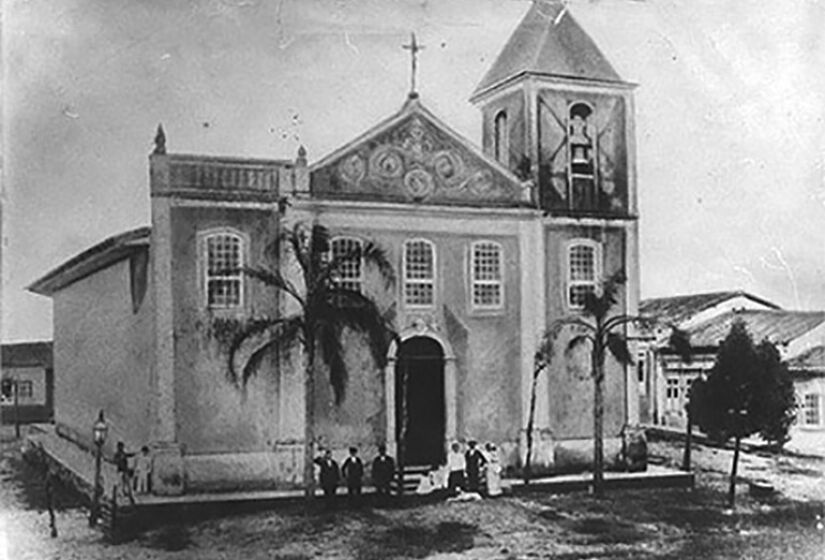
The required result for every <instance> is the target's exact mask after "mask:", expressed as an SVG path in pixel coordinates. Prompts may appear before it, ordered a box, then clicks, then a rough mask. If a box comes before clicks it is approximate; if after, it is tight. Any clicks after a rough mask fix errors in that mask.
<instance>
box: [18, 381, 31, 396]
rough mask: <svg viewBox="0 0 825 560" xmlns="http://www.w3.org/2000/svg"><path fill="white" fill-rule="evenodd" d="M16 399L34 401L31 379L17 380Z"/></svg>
mask: <svg viewBox="0 0 825 560" xmlns="http://www.w3.org/2000/svg"><path fill="white" fill-rule="evenodd" d="M24 387H25V389H24ZM17 397H18V398H19V399H20V400H34V381H32V380H31V379H18V380H17Z"/></svg>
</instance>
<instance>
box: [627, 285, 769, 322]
mask: <svg viewBox="0 0 825 560" xmlns="http://www.w3.org/2000/svg"><path fill="white" fill-rule="evenodd" d="M737 297H746V298H748V299H750V300H753V301H755V302H757V303H761V304H763V305H766V306H768V307H772V308H774V309H779V306H778V305H776V304H774V303H771V302H769V301H767V300H764V299H762V298H759V297H756V296H754V295H751V294H749V293H747V292H743V291H726V292H709V293H705V294H690V295H684V296H673V297H661V298H652V299H645V300H642V301H641V303H640V304H639V313H640V314H641V315H646V316H651V317H657V318H659V319H660V320H661V321H664V322H669V323H675V324H678V323H681V322H682V321H685V320H687V319H689V318H690V317H692V316H693V315H696V314H697V313H700V312H701V311H704V310H705V309H708V308H710V307H713V306H714V305H718V304H720V303H722V302H724V301H727V300H729V299H733V298H737Z"/></svg>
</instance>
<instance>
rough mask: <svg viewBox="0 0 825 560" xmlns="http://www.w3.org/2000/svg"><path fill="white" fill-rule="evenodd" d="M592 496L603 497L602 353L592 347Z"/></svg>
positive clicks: (597, 344) (600, 350) (599, 346)
mask: <svg viewBox="0 0 825 560" xmlns="http://www.w3.org/2000/svg"><path fill="white" fill-rule="evenodd" d="M593 369H594V371H593V389H594V390H593V494H594V495H595V496H597V497H601V496H603V495H604V387H603V381H604V351H603V349H602V348H601V345H600V344H599V343H598V339H597V341H596V342H595V343H594V345H593Z"/></svg>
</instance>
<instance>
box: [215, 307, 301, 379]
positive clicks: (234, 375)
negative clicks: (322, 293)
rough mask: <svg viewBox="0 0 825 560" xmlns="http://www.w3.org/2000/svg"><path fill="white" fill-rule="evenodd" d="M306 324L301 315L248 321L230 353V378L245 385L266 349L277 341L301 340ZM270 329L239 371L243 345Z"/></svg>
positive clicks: (289, 343) (287, 343)
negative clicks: (237, 363)
mask: <svg viewBox="0 0 825 560" xmlns="http://www.w3.org/2000/svg"><path fill="white" fill-rule="evenodd" d="M303 328H304V323H303V319H302V318H301V317H300V316H299V315H292V316H289V317H278V318H274V319H273V318H258V319H252V320H250V321H248V322H247V323H246V325H244V326H243V327H242V328H241V330H240V331H238V333H237V334H236V335H235V337H234V338H233V340H232V343H231V345H230V347H229V352H228V353H227V362H228V364H227V365H228V376H229V379H230V381H232V382H233V383H235V384H238V383H239V382H240V385H242V386H245V385H246V383H247V382H248V381H249V379H250V378H251V376H252V375H254V373H255V371H257V367H258V366H259V365H260V362H261V360H262V359H263V356H264V355H265V353H266V350H267V349H269V348H272V347H274V346H276V345H277V346H280V347H281V348H288V347H291V346H292V345H293V344H294V343H295V342H296V341H298V340H300V337H301V335H302V331H303ZM267 333H268V334H269V335H268V337H267V340H266V342H264V343H263V344H262V345H261V346H259V347H257V348H256V349H255V350H254V351H253V352H252V354H251V355H250V358H248V359H247V360H245V362H244V364H243V366H242V368H241V371H240V375H239V372H238V370H237V368H236V367H235V359H236V357H237V356H238V354H239V353H240V351H241V349H242V347H243V346H244V345H245V344H246V343H248V342H252V341H254V340H255V339H256V338H257V337H261V336H264V335H266V334H267Z"/></svg>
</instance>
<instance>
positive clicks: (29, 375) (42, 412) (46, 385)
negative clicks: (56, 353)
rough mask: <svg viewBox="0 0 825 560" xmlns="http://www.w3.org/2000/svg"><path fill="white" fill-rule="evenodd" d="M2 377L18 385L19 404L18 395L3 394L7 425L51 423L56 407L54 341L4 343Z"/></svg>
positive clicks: (0, 408) (0, 401)
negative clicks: (5, 395)
mask: <svg viewBox="0 0 825 560" xmlns="http://www.w3.org/2000/svg"><path fill="white" fill-rule="evenodd" d="M0 349H1V350H2V364H3V367H2V379H3V380H12V381H13V382H14V383H16V385H17V407H15V406H14V397H8V398H6V397H3V396H1V395H0V414H1V415H2V423H3V424H14V423H15V422H17V421H19V422H20V423H21V424H28V423H33V422H50V421H51V420H52V415H53V411H54V408H53V406H52V402H53V401H52V396H53V389H54V369H53V368H52V343H51V342H15V343H9V344H3V345H2V347H0Z"/></svg>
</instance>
